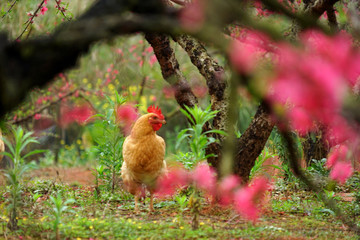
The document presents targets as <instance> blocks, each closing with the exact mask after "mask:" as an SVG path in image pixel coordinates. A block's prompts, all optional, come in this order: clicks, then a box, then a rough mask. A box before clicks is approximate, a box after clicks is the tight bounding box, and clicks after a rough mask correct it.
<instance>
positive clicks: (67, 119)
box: [59, 105, 94, 127]
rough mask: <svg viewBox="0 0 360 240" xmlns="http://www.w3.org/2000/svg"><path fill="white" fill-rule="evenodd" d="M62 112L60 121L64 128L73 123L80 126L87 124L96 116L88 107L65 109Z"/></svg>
mask: <svg viewBox="0 0 360 240" xmlns="http://www.w3.org/2000/svg"><path fill="white" fill-rule="evenodd" d="M61 112H62V114H61V116H62V118H61V119H60V121H59V125H60V126H62V127H66V126H68V125H69V124H71V123H73V122H76V123H78V124H80V125H83V124H86V123H87V122H88V121H89V120H90V117H91V116H93V115H94V110H93V109H92V108H91V107H90V106H88V105H81V106H77V107H73V108H70V107H63V108H62V110H61Z"/></svg>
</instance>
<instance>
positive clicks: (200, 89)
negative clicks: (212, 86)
mask: <svg viewBox="0 0 360 240" xmlns="http://www.w3.org/2000/svg"><path fill="white" fill-rule="evenodd" d="M193 92H194V94H195V96H196V97H198V98H203V97H205V96H206V93H207V92H208V88H207V87H205V86H202V85H196V86H194V87H193Z"/></svg>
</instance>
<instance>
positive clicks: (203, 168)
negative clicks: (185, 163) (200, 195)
mask: <svg viewBox="0 0 360 240" xmlns="http://www.w3.org/2000/svg"><path fill="white" fill-rule="evenodd" d="M191 176H192V180H193V181H194V183H195V186H196V187H198V188H199V189H201V190H204V191H206V192H207V193H209V194H211V195H214V194H215V191H216V173H215V170H214V169H213V168H212V167H210V166H209V165H208V164H207V163H204V162H202V163H199V164H198V165H197V166H196V168H195V169H194V171H193V173H192V174H191Z"/></svg>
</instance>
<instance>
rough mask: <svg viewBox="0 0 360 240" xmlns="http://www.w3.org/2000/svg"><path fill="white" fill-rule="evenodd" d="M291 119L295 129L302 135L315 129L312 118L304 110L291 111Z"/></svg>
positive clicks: (295, 109)
mask: <svg viewBox="0 0 360 240" xmlns="http://www.w3.org/2000/svg"><path fill="white" fill-rule="evenodd" d="M289 119H290V122H291V126H292V128H293V129H295V130H297V131H298V132H299V134H300V135H305V134H306V133H307V132H308V131H309V130H311V129H313V128H314V123H313V121H312V120H311V118H310V116H309V115H308V114H307V113H306V112H305V111H304V110H303V109H302V108H293V109H291V110H290V111H289Z"/></svg>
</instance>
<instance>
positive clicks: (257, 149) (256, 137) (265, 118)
mask: <svg viewBox="0 0 360 240" xmlns="http://www.w3.org/2000/svg"><path fill="white" fill-rule="evenodd" d="M273 128H274V123H273V122H272V121H271V115H270V113H269V109H268V108H267V106H266V105H265V104H264V103H261V104H260V105H259V107H258V110H257V112H256V114H255V116H254V118H253V120H252V121H251V123H250V126H249V127H248V128H247V129H246V131H245V132H244V134H243V135H242V136H241V138H240V139H239V141H238V143H237V149H236V154H235V161H234V173H235V174H236V175H238V176H240V177H241V179H242V180H243V181H244V182H247V181H248V180H249V176H250V171H251V169H252V168H253V166H254V164H255V161H256V159H257V157H258V156H259V155H260V153H261V151H262V150H263V149H264V146H265V144H266V141H267V140H268V138H269V136H270V134H271V131H272V129H273Z"/></svg>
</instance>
